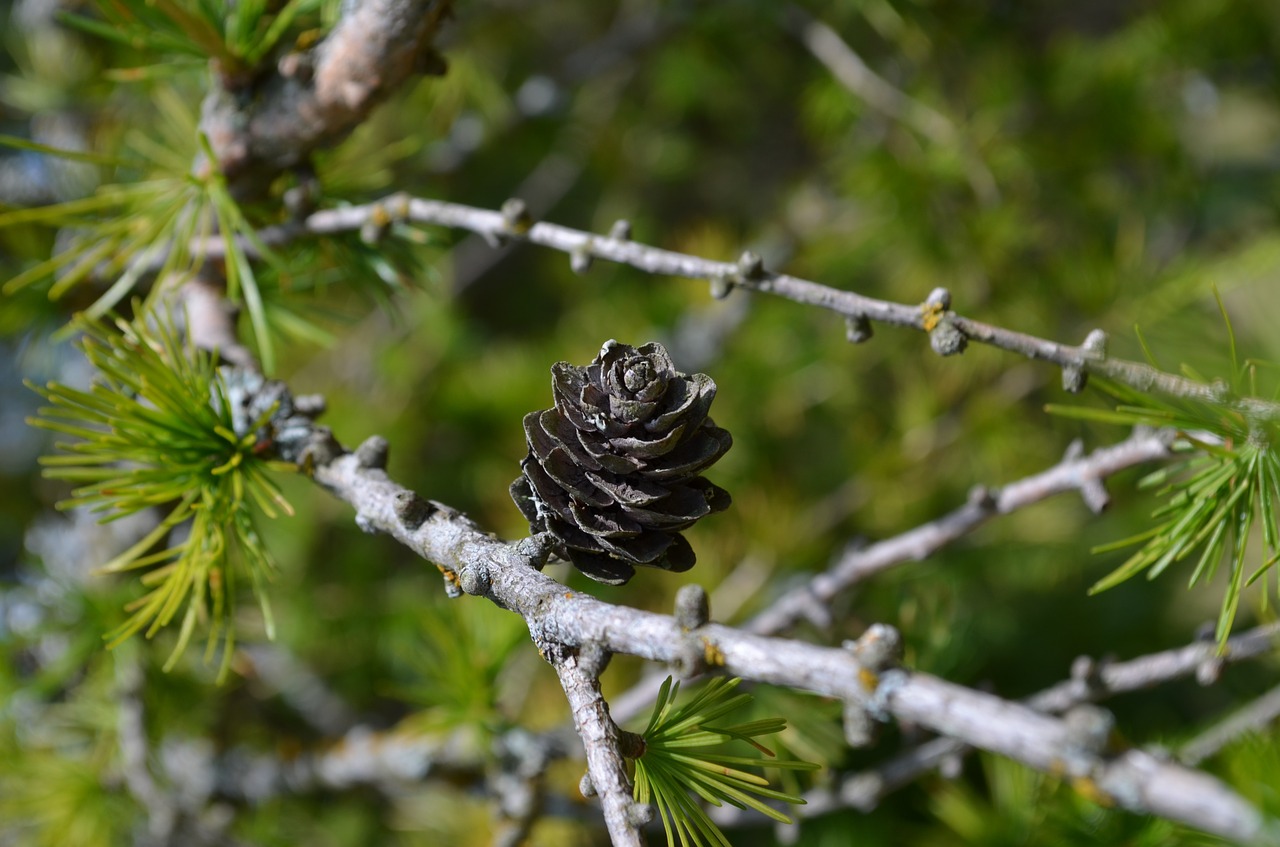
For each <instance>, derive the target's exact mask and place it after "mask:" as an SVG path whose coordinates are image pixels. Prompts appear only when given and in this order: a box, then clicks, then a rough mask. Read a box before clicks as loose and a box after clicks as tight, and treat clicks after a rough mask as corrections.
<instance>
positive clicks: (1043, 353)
mask: <svg viewBox="0 0 1280 847" xmlns="http://www.w3.org/2000/svg"><path fill="white" fill-rule="evenodd" d="M388 218H390V219H391V220H393V221H400V222H405V223H417V224H426V225H433V226H446V227H452V228H455V229H462V230H467V231H470V232H475V233H479V234H480V235H482V236H485V237H486V238H487V239H488V240H490V241H491V242H492V243H494V244H501V243H502V242H503V241H505V240H508V239H512V240H520V241H527V242H529V243H531V244H537V245H540V246H542V247H547V248H550V249H552V250H557V251H560V252H562V253H566V254H568V255H569V256H571V257H573V256H576V257H578V261H580V262H581V261H583V260H585V259H587V258H590V259H601V260H604V261H609V262H617V263H618V264H623V265H627V266H629V267H633V268H636V269H638V270H641V271H644V272H646V273H650V274H654V275H666V276H677V277H687V278H692V279H704V280H708V281H714V282H717V283H718V284H728V285H729V286H739V287H742V288H746V289H749V290H752V291H759V292H763V293H766V294H773V295H776V296H778V297H782V298H784V299H787V300H791V301H793V302H795V303H801V304H804V305H810V306H817V307H819V308H822V309H827V310H829V311H832V312H835V313H837V314H839V315H842V316H844V317H845V318H846V319H848V320H850V321H854V322H862V321H865V322H871V321H874V322H878V323H883V324H887V325H890V326H900V327H907V328H910V329H916V330H919V331H921V332H931V331H932V330H935V329H937V327H938V326H946V327H948V328H949V329H951V330H954V331H956V332H958V333H960V334H961V335H962V336H963V338H965V339H967V340H968V341H974V342H979V343H982V344H988V345H990V346H992V347H997V348H999V349H1001V350H1007V351H1009V352H1012V353H1016V354H1018V355H1021V356H1024V357H1026V358H1028V359H1033V360H1040V361H1045V362H1050V363H1052V364H1055V365H1057V366H1058V367H1060V368H1062V369H1063V370H1064V372H1065V373H1068V374H1070V373H1075V374H1082V373H1095V374H1098V375H1100V376H1104V377H1107V378H1109V379H1113V380H1115V381H1116V382H1120V383H1123V384H1125V385H1128V386H1131V387H1134V388H1137V389H1139V390H1141V391H1155V392H1159V393H1163V394H1168V395H1172V396H1176V397H1183V398H1187V399H1194V400H1200V401H1204V402H1209V403H1214V404H1219V405H1222V406H1224V407H1226V408H1229V409H1232V410H1235V411H1237V412H1239V413H1240V414H1243V415H1246V416H1249V417H1251V418H1255V419H1258V420H1276V419H1280V403H1274V402H1271V401H1268V400H1262V399H1259V398H1257V397H1239V396H1233V395H1231V393H1230V392H1229V390H1228V389H1227V388H1226V387H1225V386H1224V385H1221V384H1212V385H1210V384H1207V383H1203V382H1197V381H1196V380H1192V379H1188V378H1186V377H1183V376H1179V375H1177V374H1171V373H1166V372H1164V371H1161V370H1158V369H1156V368H1153V367H1151V366H1150V365H1146V364H1144V363H1141V362H1133V361H1129V360H1127V359H1116V358H1111V357H1109V356H1107V355H1106V354H1105V351H1103V350H1101V349H1099V348H1097V347H1094V346H1086V345H1080V346H1073V345H1070V344H1059V343H1057V342H1055V341H1049V340H1047V339H1044V338H1038V337H1036V336H1033V335H1028V334H1026V333H1022V332H1016V331H1014V330H1009V329H1004V328H1002V327H998V326H994V325H991V324H987V323H983V322H981V321H976V320H973V319H971V318H966V317H962V316H961V315H958V314H955V313H954V312H951V311H950V309H949V306H947V305H945V304H946V302H947V301H948V300H949V295H947V294H946V293H945V292H944V291H941V290H940V291H937V292H934V295H937V296H931V297H930V298H929V299H928V300H927V301H926V302H923V303H919V304H908V303H895V302H892V301H889V300H879V299H877V298H874V297H867V296H864V295H861V294H857V293H854V292H852V291H843V290H841V289H837V288H831V287H829V286H826V285H821V284H819V283H816V282H811V281H809V280H806V279H801V278H799V277H794V276H790V275H788V274H780V273H773V272H770V271H766V270H762V271H759V272H755V271H753V270H751V269H746V270H744V267H743V265H741V264H739V263H738V262H720V261H715V260H712V259H703V258H700V257H697V256H690V255H688V254H685V253H677V252H675V251H672V250H664V249H662V248H659V247H653V246H649V245H646V244H642V243H640V242H637V241H632V240H630V239H629V238H617V237H613V236H606V235H599V234H595V233H590V232H585V231H583V230H579V229H572V228H570V227H565V226H560V225H558V224H552V223H545V222H538V223H533V224H532V225H530V224H529V223H528V222H527V221H522V220H519V219H512V217H511V216H509V215H503V214H502V213H501V212H497V211H492V210H490V209H480V208H476V207H474V206H465V205H462V204H460V203H449V202H445V201H442V200H426V199H421V198H414V197H410V196H408V195H405V194H394V195H391V196H389V197H387V198H384V199H383V200H379V201H376V202H373V203H369V204H367V205H364V206H349V207H344V208H341V209H325V210H323V211H319V212H315V213H313V214H311V215H310V216H308V217H307V218H306V219H304V220H303V221H301V222H295V223H287V224H280V225H277V226H272V227H266V228H264V229H262V230H260V231H259V233H258V236H259V238H260V240H261V241H262V243H264V244H265V245H267V246H268V247H272V246H280V245H283V244H288V243H291V242H293V241H297V240H299V239H302V238H312V237H316V236H322V235H335V234H338V233H344V232H357V231H359V230H360V229H361V227H363V226H364V225H365V224H366V223H367V222H368V221H370V220H383V221H385V220H387V219H388ZM242 246H243V248H244V250H245V252H246V253H247V254H249V255H254V253H255V251H254V249H253V245H251V244H249V243H248V242H244V243H243V245H242ZM190 249H191V250H192V251H193V253H195V254H200V252H201V251H203V255H205V256H206V257H218V256H221V255H223V254H224V253H225V250H226V245H225V244H224V243H223V240H222V238H221V237H220V236H213V237H210V238H207V239H199V240H197V241H195V242H193V243H192V244H191V245H190ZM164 258H165V257H164V256H163V255H160V256H157V257H155V260H154V262H153V265H154V267H156V268H157V269H158V268H159V267H160V265H161V264H162V263H163V261H164ZM949 349H950V350H951V351H952V352H958V350H956V349H955V348H949Z"/></svg>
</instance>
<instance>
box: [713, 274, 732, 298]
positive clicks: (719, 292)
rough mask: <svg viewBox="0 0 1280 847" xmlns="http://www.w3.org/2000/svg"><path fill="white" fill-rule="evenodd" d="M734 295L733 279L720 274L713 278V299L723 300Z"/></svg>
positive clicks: (727, 275)
mask: <svg viewBox="0 0 1280 847" xmlns="http://www.w3.org/2000/svg"><path fill="white" fill-rule="evenodd" d="M732 293H733V279H732V278H731V277H730V276H729V274H724V273H719V274H716V275H715V276H713V277H711V297H712V299H715V300H723V299H725V298H726V297H728V296H729V295H730V294H732Z"/></svg>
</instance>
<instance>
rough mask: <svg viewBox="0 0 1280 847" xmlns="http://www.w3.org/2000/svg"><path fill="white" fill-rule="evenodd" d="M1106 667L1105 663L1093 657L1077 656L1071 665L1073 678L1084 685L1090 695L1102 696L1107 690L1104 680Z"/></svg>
mask: <svg viewBox="0 0 1280 847" xmlns="http://www.w3.org/2000/svg"><path fill="white" fill-rule="evenodd" d="M1105 667H1106V662H1105V661H1101V662H1100V661H1098V660H1097V659H1094V658H1093V657H1092V656H1076V658H1075V660H1074V661H1073V662H1072V663H1071V678H1072V679H1073V680H1076V681H1077V682H1080V683H1083V684H1084V687H1085V690H1086V691H1088V692H1089V693H1090V694H1101V693H1103V692H1105V691H1106V690H1107V686H1106V683H1105V682H1104V681H1103V678H1102V670H1103V668H1105Z"/></svg>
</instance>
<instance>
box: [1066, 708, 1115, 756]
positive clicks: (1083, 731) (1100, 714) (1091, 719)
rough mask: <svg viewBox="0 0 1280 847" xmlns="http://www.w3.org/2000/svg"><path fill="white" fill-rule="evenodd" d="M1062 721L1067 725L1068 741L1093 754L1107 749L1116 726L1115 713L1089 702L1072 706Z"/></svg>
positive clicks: (1077, 747) (1078, 748)
mask: <svg viewBox="0 0 1280 847" xmlns="http://www.w3.org/2000/svg"><path fill="white" fill-rule="evenodd" d="M1062 721H1063V723H1064V724H1066V727H1067V738H1068V741H1069V742H1070V743H1071V744H1072V745H1073V746H1074V747H1075V748H1076V749H1077V750H1083V751H1084V752H1086V753H1093V754H1097V753H1101V752H1102V751H1103V750H1105V749H1107V741H1108V740H1110V738H1111V731H1112V730H1113V729H1115V726H1116V719H1115V716H1114V715H1112V714H1111V713H1110V712H1108V711H1107V710H1106V709H1103V708H1099V707H1098V706H1094V705H1092V704H1089V703H1081V704H1080V705H1078V706H1072V707H1071V710H1070V711H1068V712H1067V713H1066V714H1065V715H1063V718H1062Z"/></svg>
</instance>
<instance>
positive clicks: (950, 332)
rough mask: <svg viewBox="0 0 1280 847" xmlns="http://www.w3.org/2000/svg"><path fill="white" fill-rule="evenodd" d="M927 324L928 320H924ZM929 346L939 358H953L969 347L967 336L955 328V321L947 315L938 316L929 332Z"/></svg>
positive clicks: (958, 328)
mask: <svg viewBox="0 0 1280 847" xmlns="http://www.w3.org/2000/svg"><path fill="white" fill-rule="evenodd" d="M925 322H926V323H928V318H926V319H925ZM929 346H930V347H932V348H933V352H935V353H937V354H938V355H939V356H955V355H957V354H960V353H963V352H964V348H966V347H968V346H969V336H967V335H965V334H964V330H962V329H960V327H958V326H956V322H955V319H954V318H953V317H952V316H951V315H948V314H943V315H941V316H939V317H938V318H937V320H936V322H935V323H934V325H933V329H931V330H930V331H929Z"/></svg>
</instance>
